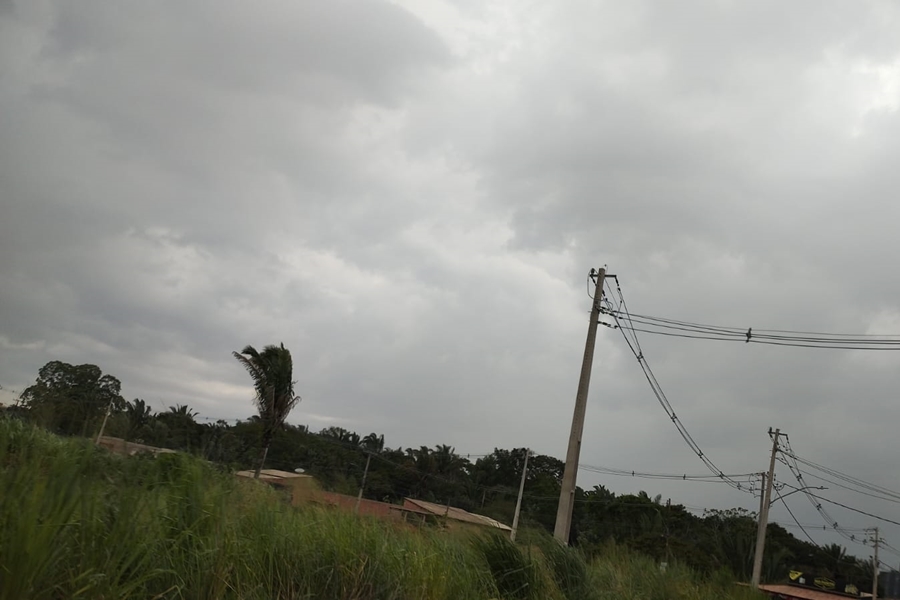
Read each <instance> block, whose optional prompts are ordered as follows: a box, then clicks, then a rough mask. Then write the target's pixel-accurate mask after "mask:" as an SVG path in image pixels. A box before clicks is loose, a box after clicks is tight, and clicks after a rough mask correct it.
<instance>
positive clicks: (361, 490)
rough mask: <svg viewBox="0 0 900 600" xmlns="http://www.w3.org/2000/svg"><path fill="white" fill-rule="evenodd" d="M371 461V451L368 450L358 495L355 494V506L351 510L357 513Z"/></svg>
mask: <svg viewBox="0 0 900 600" xmlns="http://www.w3.org/2000/svg"><path fill="white" fill-rule="evenodd" d="M371 461H372V453H371V452H368V453H367V456H366V469H365V470H364V471H363V478H362V483H360V484H359V495H357V496H356V507H355V508H354V509H353V512H355V513H357V514H358V513H359V503H360V502H362V495H363V490H364V489H365V487H366V477H368V476H369V463H370V462H371Z"/></svg>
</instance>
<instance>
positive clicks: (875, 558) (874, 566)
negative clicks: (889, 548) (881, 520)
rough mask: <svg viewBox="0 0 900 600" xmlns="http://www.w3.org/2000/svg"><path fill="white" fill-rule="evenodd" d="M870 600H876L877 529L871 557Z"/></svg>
mask: <svg viewBox="0 0 900 600" xmlns="http://www.w3.org/2000/svg"><path fill="white" fill-rule="evenodd" d="M872 600H878V528H877V527H876V528H875V547H874V549H873V555H872Z"/></svg>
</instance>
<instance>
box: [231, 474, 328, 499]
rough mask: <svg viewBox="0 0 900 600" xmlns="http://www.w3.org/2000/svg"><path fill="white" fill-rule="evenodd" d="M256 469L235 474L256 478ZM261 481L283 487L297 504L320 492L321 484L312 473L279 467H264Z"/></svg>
mask: <svg viewBox="0 0 900 600" xmlns="http://www.w3.org/2000/svg"><path fill="white" fill-rule="evenodd" d="M255 475H256V471H238V472H237V473H235V476H237V477H240V478H241V479H254V480H255ZM259 481H262V482H263V483H267V484H269V485H272V486H275V487H278V488H281V489H283V490H285V491H287V492H288V493H289V494H290V497H291V504H293V505H295V506H296V505H297V504H300V503H302V502H304V501H306V500H309V499H310V498H311V497H312V496H313V495H314V494H317V493H319V484H318V483H317V482H316V480H315V478H313V477H312V476H311V475H303V474H302V473H291V472H290V471H280V470H278V469H263V470H262V471H260V472H259Z"/></svg>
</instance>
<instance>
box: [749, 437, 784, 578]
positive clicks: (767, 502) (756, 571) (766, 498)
mask: <svg viewBox="0 0 900 600" xmlns="http://www.w3.org/2000/svg"><path fill="white" fill-rule="evenodd" d="M774 433H775V434H774V435H772V429H771V428H770V429H769V435H771V436H772V458H771V460H769V473H768V475H767V476H766V478H765V484H766V489H765V492H764V493H763V501H762V504H761V505H760V510H759V526H758V528H757V530H756V554H754V556H753V576H752V578H751V579H750V586H751V587H754V588H758V587H759V579H760V576H761V575H762V561H763V551H764V550H765V547H766V527H767V526H768V524H769V507H770V506H771V505H772V483H773V482H774V481H775V455H776V454H778V437H779V436H780V435H781V430H780V429H776V430H775V432H774Z"/></svg>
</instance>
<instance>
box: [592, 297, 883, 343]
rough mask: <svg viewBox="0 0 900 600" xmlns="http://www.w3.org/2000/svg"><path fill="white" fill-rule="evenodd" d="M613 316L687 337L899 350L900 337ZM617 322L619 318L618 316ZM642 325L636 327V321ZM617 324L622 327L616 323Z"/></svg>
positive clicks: (631, 324) (621, 313)
mask: <svg viewBox="0 0 900 600" xmlns="http://www.w3.org/2000/svg"><path fill="white" fill-rule="evenodd" d="M606 314H610V315H611V316H613V318H616V319H617V317H622V316H624V317H627V319H628V324H629V327H630V329H631V330H632V332H641V333H648V334H652V335H662V336H667V337H677V338H686V339H701V340H714V341H723V342H743V343H754V344H765V345H771V346H789V347H797V348H822V349H835V350H900V336H898V335H877V334H842V333H828V334H826V333H817V332H803V331H793V330H786V329H757V330H754V329H753V328H747V329H743V328H738V327H723V326H720V325H705V324H701V323H693V322H690V321H680V320H677V319H666V318H662V317H653V316H650V315H638V314H631V313H629V312H628V311H627V307H624V306H623V307H622V308H620V309H619V310H618V311H616V310H615V309H613V310H612V311H607V312H606ZM617 321H618V319H617ZM635 322H636V323H638V325H641V326H642V327H634V323H635ZM617 325H618V326H621V324H620V323H618V322H617Z"/></svg>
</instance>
